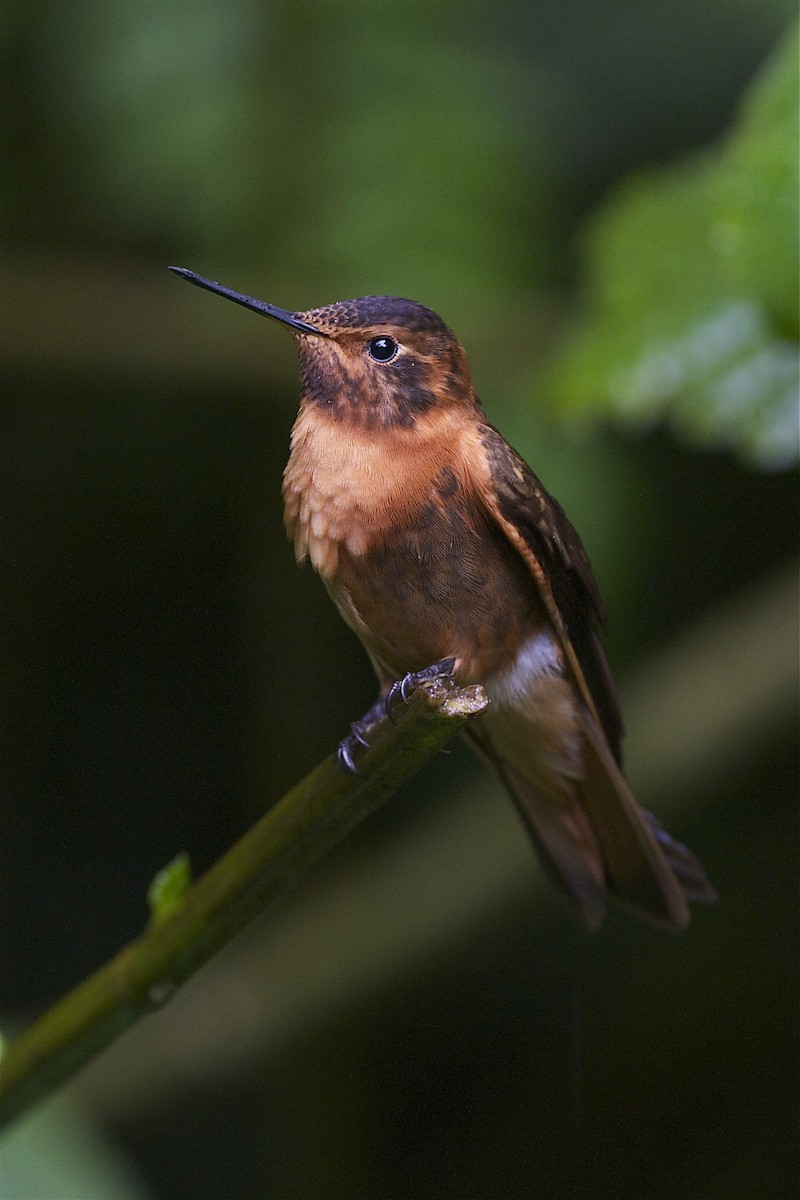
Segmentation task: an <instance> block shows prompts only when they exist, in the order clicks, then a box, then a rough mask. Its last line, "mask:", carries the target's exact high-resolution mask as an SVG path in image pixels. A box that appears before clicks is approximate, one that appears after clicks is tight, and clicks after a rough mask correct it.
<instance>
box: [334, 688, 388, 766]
mask: <svg viewBox="0 0 800 1200" xmlns="http://www.w3.org/2000/svg"><path fill="white" fill-rule="evenodd" d="M385 716H386V710H385V708H384V702H383V700H382V699H381V700H376V701H375V703H374V704H373V706H372V708H371V709H370V710H369V712H366V713H365V714H364V716H363V717H361V718H360V719H359V720H358V721H354V722H353V724H352V725H351V726H350V732H349V733H348V735H347V737H346V738H342V740H341V742H340V743H339V749H338V750H337V751H336V757H337V759H338V760H339V766H341V767H344V769H345V771H349V772H350V774H351V775H361V771H359V769H358V767H357V766H356V764H355V759H354V758H353V755H354V754H355V752H356V751H357V749H358V747H359V746H366V747H367V748H369V742H368V740H367V737H368V735H369V734H370V733H371V732H372V730H373V729H374V728H375V726H376V725H377V723H378V721H381V720H382V719H383V718H384V717H385Z"/></svg>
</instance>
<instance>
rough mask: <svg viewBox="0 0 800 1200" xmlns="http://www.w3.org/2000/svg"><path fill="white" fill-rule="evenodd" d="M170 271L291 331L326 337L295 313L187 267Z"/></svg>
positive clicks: (172, 268) (174, 268) (171, 268)
mask: <svg viewBox="0 0 800 1200" xmlns="http://www.w3.org/2000/svg"><path fill="white" fill-rule="evenodd" d="M169 269H170V271H174V272H175V274H176V275H180V276H181V278H183V279H188V280H189V283H194V284H196V285H197V287H201V288H205V289H206V291H207V292H216V293H217V295H218V296H224V297H225V299H226V300H233V302H234V304H241V305H242V307H243V308H251V309H252V310H253V312H257V313H261V315H262V316H263V317H272V319H273V321H280V322H281V324H282V325H288V326H289V328H290V329H297V330H299V332H300V333H313V334H315V335H316V336H317V337H324V336H325V334H324V333H322V331H321V330H319V329H315V328H314V326H313V325H309V324H308V322H307V321H301V320H300V318H299V317H297V316H295V314H294V313H293V312H289V311H288V310H287V309H285V308H278V307H277V305H275V304H267V302H266V300H253V299H252V297H250V296H243V295H242V293H241V292H234V291H231V289H230V288H226V287H223V285H222V284H221V283H215V282H214V280H213V279H204V278H203V276H202V275H195V273H194V271H188V270H187V269H186V267H170V268H169Z"/></svg>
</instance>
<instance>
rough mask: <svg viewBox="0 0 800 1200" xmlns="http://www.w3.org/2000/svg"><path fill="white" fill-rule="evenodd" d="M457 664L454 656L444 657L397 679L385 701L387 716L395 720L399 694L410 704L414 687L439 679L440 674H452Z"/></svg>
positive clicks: (405, 702) (404, 701)
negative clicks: (394, 712) (394, 711)
mask: <svg viewBox="0 0 800 1200" xmlns="http://www.w3.org/2000/svg"><path fill="white" fill-rule="evenodd" d="M455 665H456V660H455V659H454V658H443V659H441V661H440V662H435V663H431V665H430V666H429V667H423V668H422V670H421V671H409V672H408V674H407V675H404V676H403V678H402V679H395V681H394V683H393V684H392V686H391V687H390V688H389V691H388V692H387V693H386V698H385V699H384V701H383V706H384V711H385V712H386V716H387V717H388V718H389V719H390V720H391V721H393V720H394V717H393V716H392V706H393V705H394V702H395V700H396V699H397V697H398V696H399V697H400V698H401V700H402V701H403V703H404V704H408V698H409V696H410V695H411V693H412V692H413V691H414V688H417V687H419V685H420V684H421V683H427V681H428V680H429V679H438V677H439V676H440V675H452V673H453V667H454V666H455Z"/></svg>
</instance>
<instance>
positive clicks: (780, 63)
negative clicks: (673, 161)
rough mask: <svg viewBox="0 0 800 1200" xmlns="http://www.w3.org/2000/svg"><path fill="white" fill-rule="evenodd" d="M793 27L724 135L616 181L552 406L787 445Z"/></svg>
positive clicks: (794, 313) (721, 439) (774, 461)
mask: <svg viewBox="0 0 800 1200" xmlns="http://www.w3.org/2000/svg"><path fill="white" fill-rule="evenodd" d="M797 36H798V30H797V27H796V26H794V27H792V28H791V29H790V30H789V31H788V32H787V34H786V36H785V39H784V41H783V44H782V46H781V48H780V50H779V51H778V52H777V53H776V54H775V56H774V57H773V59H772V60H771V61H770V62H769V63H767V64H766V66H765V68H764V70H763V72H762V73H761V75H760V76H759V78H758V79H757V81H756V82H755V83H754V84H753V86H752V87H751V89H750V90H749V91H748V94H747V96H746V97H745V99H744V102H743V104H742V107H741V111H740V115H739V118H738V121H737V123H736V126H735V128H734V129H733V131H732V132H731V133H730V134H729V135H727V136H726V138H725V139H724V142H723V144H722V145H721V146H719V147H717V148H716V149H714V150H712V151H707V152H706V153H704V154H703V155H702V156H700V157H699V158H698V157H697V156H695V159H694V160H693V161H690V162H689V163H688V164H684V165H682V166H679V167H669V168H663V169H661V170H659V171H658V172H656V173H653V174H650V175H647V176H644V177H641V178H637V179H635V180H633V181H630V182H627V183H626V184H624V185H623V186H622V187H621V188H620V189H619V191H618V194H617V195H616V196H615V197H614V199H613V200H612V201H611V202H610V203H609V204H608V206H607V207H606V208H605V209H604V210H603V212H602V214H601V215H600V216H599V217H598V218H596V220H595V221H594V222H593V226H592V229H591V232H590V235H589V238H588V256H589V260H590V264H591V265H590V288H591V290H590V297H589V301H588V308H589V312H588V316H587V318H586V321H585V325H584V327H583V329H582V330H581V331H580V333H578V334H577V335H576V336H575V337H574V339H573V340H572V341H571V343H570V345H569V347H568V349H567V350H566V352H565V354H564V360H563V361H562V362H561V363H560V364H559V365H558V366H557V368H556V374H555V381H554V391H555V394H556V396H557V397H558V398H559V400H560V403H561V405H562V406H563V407H565V408H568V409H572V410H577V411H579V412H582V413H586V412H593V413H598V412H600V413H607V414H615V415H618V416H620V417H622V418H624V419H626V420H628V421H631V422H633V423H634V424H639V425H641V424H643V423H645V422H653V421H656V420H659V419H663V418H664V417H666V418H668V419H669V421H670V423H671V424H672V425H673V426H674V427H675V428H676V429H677V430H678V431H680V432H681V433H682V434H684V435H685V436H687V437H688V438H690V439H691V440H692V441H693V442H695V443H697V444H698V445H708V446H711V447H718V446H730V447H732V448H733V449H736V450H738V451H739V452H740V453H742V454H744V455H746V456H747V457H748V458H750V459H751V460H753V461H754V462H757V463H760V464H761V465H762V466H767V467H782V466H785V465H787V464H789V463H792V462H795V461H796V460H797V454H798V436H797V434H798V428H797V417H798V398H799V397H798V386H797V385H798V369H799V368H800V360H798V332H799V331H798V267H799V266H800V263H799V262H798V229H797V217H798V211H797V164H798V153H797V151H798V135H797V97H798V70H797Z"/></svg>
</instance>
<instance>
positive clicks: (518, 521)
mask: <svg viewBox="0 0 800 1200" xmlns="http://www.w3.org/2000/svg"><path fill="white" fill-rule="evenodd" d="M480 432H481V439H482V442H483V446H484V449H485V452H486V456H487V461H488V463H489V467H490V471H491V475H492V484H493V486H492V488H491V489H490V490H489V494H488V495H485V496H484V503H485V504H486V507H487V509H488V511H489V513H490V514H491V516H492V517H493V518H494V520H495V521H496V522H497V524H498V525H499V526H500V528H501V529H502V530H503V532H504V533H505V535H506V537H507V538H508V539H509V541H510V542H511V543H512V545H513V546H515V548H516V549H517V550H518V552H519V553H520V555H521V556H522V558H523V560H524V561H525V563H526V564H527V565H528V567H529V569H530V571H531V574H532V575H533V577H534V579H535V581H536V584H537V588H538V591H539V594H540V595H541V598H542V600H543V602H544V605H545V607H546V610H547V613H548V616H549V618H550V620H551V622H552V625H553V628H554V629H555V631H556V633H557V635H558V637H559V639H560V641H561V644H562V647H563V649H564V654H565V657H566V660H567V663H568V666H569V671H570V674H571V676H572V679H573V681H574V683H575V685H576V687H577V689H578V692H579V694H580V696H581V699H582V701H583V705H584V710H583V714H582V717H581V724H582V730H583V739H582V740H583V775H582V777H581V778H580V779H578V780H576V781H575V784H574V789H575V791H574V798H575V801H576V802H577V803H576V805H574V806H573V811H572V813H570V810H569V809H568V808H563V807H562V808H561V809H559V808H558V807H557V806H556V807H554V806H553V804H552V802H551V801H550V800H549V799H548V798H547V797H546V796H544V795H543V794H542V792H541V789H540V788H538V787H537V786H536V785H535V784H534V783H533V782H532V781H531V780H528V779H526V778H525V777H524V776H522V775H520V773H519V772H518V771H516V772H515V771H514V770H508V769H505V767H504V764H503V763H502V762H498V763H497V765H498V768H499V769H500V771H501V774H503V776H504V778H505V780H506V783H507V784H508V785H509V787H510V790H511V792H512V795H513V796H514V798H515V800H516V802H517V804H518V805H519V807H520V809H521V811H522V814H523V817H524V818H525V819H526V821H527V823H528V825H529V827H530V828H531V830H532V832H533V834H534V837H535V839H536V840H537V842H538V844H539V845H540V847H541V848H542V849H543V851H544V852H545V858H546V860H547V861H548V862H549V865H550V868H551V870H552V871H553V872H554V873H555V874H556V875H557V876H558V877H560V880H561V882H562V884H563V886H564V887H565V889H566V891H567V892H568V893H569V894H570V895H571V896H572V898H573V900H574V901H575V902H576V903H577V904H578V906H579V907H580V908H581V910H582V912H583V914H584V917H585V919H586V921H587V924H588V925H589V926H590V927H591V928H594V927H596V926H597V925H598V924H599V922H600V920H601V918H602V912H603V903H602V891H603V890H604V889H603V887H602V884H600V886H598V879H597V868H598V863H597V862H596V861H594V862H593V857H592V854H591V853H590V852H588V851H587V837H586V834H585V831H584V833H583V834H582V835H579V834H576V833H575V828H576V816H577V815H578V810H580V812H581V813H582V814H585V819H588V823H589V826H590V828H591V830H592V831H593V834H594V837H595V838H596V847H597V850H596V852H599V854H600V857H601V859H602V868H601V875H602V874H604V875H605V886H606V887H607V888H608V890H609V891H612V892H614V894H615V895H617V896H618V897H619V898H620V899H621V900H624V901H625V902H626V903H628V904H630V905H632V906H633V907H634V908H637V909H639V910H641V911H643V912H645V913H647V914H648V915H649V916H651V917H652V918H654V919H655V920H657V921H660V922H663V923H665V924H668V925H671V926H673V927H675V928H679V929H680V928H683V927H684V926H685V925H686V924H687V922H688V920H689V907H688V904H687V898H688V899H696V900H704V901H712V900H714V899H716V895H715V893H714V890H713V888H712V887H711V885H710V884H709V883H708V880H707V879H706V877H705V874H704V872H703V869H702V867H701V866H700V864H699V862H698V861H697V860H696V858H695V857H694V855H692V854H691V852H690V851H688V850H686V849H685V847H683V846H680V845H679V843H677V842H673V841H672V839H671V838H669V836H668V835H666V834H665V833H664V831H662V830H661V828H660V826H658V825H657V823H655V822H654V821H653V819H652V818H649V815H648V814H646V813H645V812H644V810H643V809H642V808H640V807H639V805H638V804H637V803H636V800H635V798H634V796H633V794H632V792H631V790H630V788H629V787H628V784H627V782H626V781H625V779H624V777H623V775H622V772H621V769H620V765H619V764H620V739H621V735H622V721H621V717H620V712H619V705H618V702H617V696H616V690H615V688H614V684H613V681H612V679H611V675H610V671H609V668H608V664H607V662H606V658H605V655H604V653H603V650H602V647H601V646H600V643H599V641H598V627H599V626H600V624H601V623H602V621H603V619H604V613H603V606H602V602H601V600H600V596H599V594H598V591H597V585H596V584H595V581H594V578H593V576H592V572H591V568H590V566H589V561H588V559H587V557H586V553H585V551H584V549H583V546H582V545H581V541H580V538H579V537H578V535H577V533H576V532H575V530H574V529H573V528H572V525H571V524H570V522H569V521H568V520H567V517H566V516H565V514H564V512H563V510H562V509H561V507H560V506H559V505H558V504H557V503H556V501H555V500H553V498H552V497H551V496H549V495H548V493H547V492H546V491H545V489H544V488H543V487H542V485H541V483H540V482H539V480H538V479H537V478H536V476H535V475H534V474H533V472H532V471H531V469H530V468H529V467H528V465H527V464H526V463H525V461H524V460H523V459H522V458H520V456H519V455H518V454H517V453H516V452H515V451H514V450H512V449H511V447H510V446H509V445H508V443H507V442H505V441H504V439H503V438H502V437H501V436H500V434H499V433H498V432H497V431H496V430H495V429H493V428H492V427H491V426H489V425H485V426H481V430H480ZM477 740H478V741H479V744H481V746H482V749H483V751H484V752H485V753H487V754H488V755H489V757H490V758H491V757H492V756H493V747H492V745H491V742H489V741H487V739H486V738H485V737H484V738H483V740H482V742H481V739H480V738H478V739H477ZM496 757H497V756H496V755H495V758H496Z"/></svg>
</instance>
